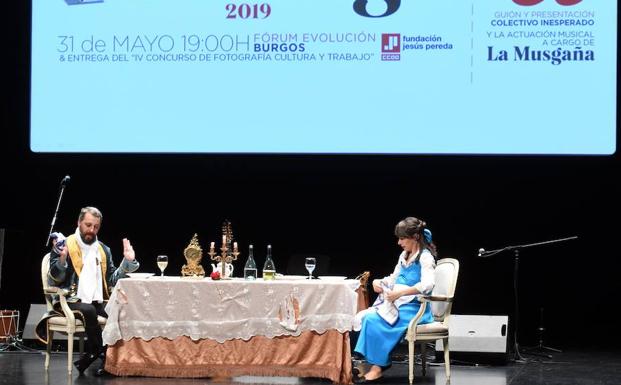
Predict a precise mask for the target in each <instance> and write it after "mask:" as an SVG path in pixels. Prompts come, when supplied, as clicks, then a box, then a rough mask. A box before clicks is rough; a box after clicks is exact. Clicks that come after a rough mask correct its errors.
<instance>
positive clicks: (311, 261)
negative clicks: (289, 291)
mask: <svg viewBox="0 0 621 385" xmlns="http://www.w3.org/2000/svg"><path fill="white" fill-rule="evenodd" d="M316 262H317V261H316V260H315V258H313V257H308V258H306V260H305V261H304V266H306V270H307V271H308V279H313V270H315V265H316Z"/></svg>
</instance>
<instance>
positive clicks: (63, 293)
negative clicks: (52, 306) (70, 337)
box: [43, 286, 75, 331]
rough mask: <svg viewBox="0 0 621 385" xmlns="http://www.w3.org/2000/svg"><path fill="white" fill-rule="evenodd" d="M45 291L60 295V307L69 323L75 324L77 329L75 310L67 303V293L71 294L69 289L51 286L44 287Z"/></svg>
mask: <svg viewBox="0 0 621 385" xmlns="http://www.w3.org/2000/svg"><path fill="white" fill-rule="evenodd" d="M43 291H44V292H45V294H57V295H58V299H59V303H60V309H61V311H62V313H63V315H64V316H65V318H67V322H68V324H69V325H73V329H74V331H75V314H74V313H73V311H72V310H71V309H70V308H69V305H68V304H67V295H69V290H66V289H61V288H60V287H55V286H49V287H46V288H45V289H43Z"/></svg>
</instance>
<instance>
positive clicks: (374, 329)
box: [354, 261, 434, 366]
mask: <svg viewBox="0 0 621 385" xmlns="http://www.w3.org/2000/svg"><path fill="white" fill-rule="evenodd" d="M420 279H421V264H420V261H418V262H416V263H412V264H410V266H407V267H406V266H401V271H400V273H399V276H398V277H397V279H396V280H395V283H398V284H403V285H408V286H414V285H415V284H417V283H418V282H420ZM420 306H421V303H420V302H419V301H418V300H417V299H414V300H413V301H412V302H409V303H406V304H403V305H401V306H400V307H399V318H398V319H397V322H395V324H394V325H392V326H391V325H390V324H389V323H388V322H386V321H385V320H384V319H383V318H382V317H380V316H379V315H378V314H377V313H370V314H368V315H367V316H365V317H364V318H363V320H362V329H360V335H359V337H358V342H357V343H356V348H355V349H354V351H356V352H358V353H360V354H362V355H363V356H364V357H365V359H366V361H367V362H368V363H370V364H372V365H378V366H388V365H390V352H392V350H393V349H394V347H395V346H397V344H398V343H399V341H400V340H401V338H402V337H403V335H404V334H405V331H406V330H407V328H408V324H409V323H410V321H411V320H412V318H414V316H415V315H416V313H418V310H419V309H420ZM433 321H434V319H433V314H431V307H430V306H427V308H426V309H425V312H424V313H423V316H422V317H421V319H420V321H419V323H418V324H419V325H420V324H427V323H431V322H433Z"/></svg>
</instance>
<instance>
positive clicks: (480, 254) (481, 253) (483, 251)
mask: <svg viewBox="0 0 621 385" xmlns="http://www.w3.org/2000/svg"><path fill="white" fill-rule="evenodd" d="M483 254H485V249H484V248H482V247H481V248H480V249H479V257H481V256H483Z"/></svg>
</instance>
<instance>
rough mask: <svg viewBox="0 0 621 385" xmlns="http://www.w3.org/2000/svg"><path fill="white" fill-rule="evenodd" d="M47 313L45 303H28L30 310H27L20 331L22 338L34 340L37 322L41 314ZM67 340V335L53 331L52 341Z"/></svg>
mask: <svg viewBox="0 0 621 385" xmlns="http://www.w3.org/2000/svg"><path fill="white" fill-rule="evenodd" d="M45 313H47V305H46V304H42V305H41V304H36V303H31V304H30V310H28V318H26V325H24V332H23V333H22V340H24V341H26V340H36V339H37V337H35V334H34V330H35V326H37V323H39V320H40V319H41V317H42V316H43V314H45ZM57 340H58V341H60V340H64V341H66V340H67V336H66V335H65V334H62V333H54V341H57Z"/></svg>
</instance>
